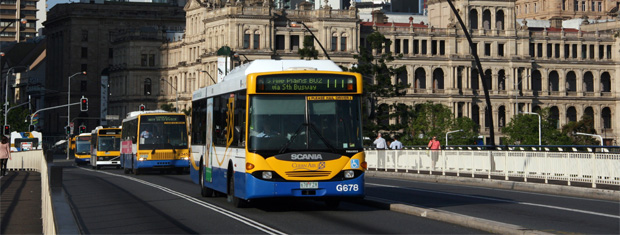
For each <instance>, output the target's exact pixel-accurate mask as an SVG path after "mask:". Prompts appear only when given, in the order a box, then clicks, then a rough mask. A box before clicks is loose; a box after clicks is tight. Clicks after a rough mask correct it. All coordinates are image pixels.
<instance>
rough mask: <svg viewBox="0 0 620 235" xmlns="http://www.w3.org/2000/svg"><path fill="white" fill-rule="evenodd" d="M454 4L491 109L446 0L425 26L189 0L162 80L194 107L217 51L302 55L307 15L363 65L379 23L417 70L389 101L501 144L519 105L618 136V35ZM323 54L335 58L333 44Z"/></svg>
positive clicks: (350, 13)
mask: <svg viewBox="0 0 620 235" xmlns="http://www.w3.org/2000/svg"><path fill="white" fill-rule="evenodd" d="M453 2H454V3H455V5H456V8H457V9H458V10H459V12H461V17H462V18H463V19H464V21H465V23H466V24H467V26H466V27H468V28H469V33H470V34H471V35H472V38H473V42H474V45H475V46H474V50H476V52H477V54H478V55H479V56H480V59H481V62H482V66H483V69H484V70H485V71H484V73H485V75H487V76H489V77H490V78H491V80H490V82H489V84H488V85H490V86H489V87H490V98H491V101H492V110H490V111H488V110H487V108H486V104H485V103H484V102H483V101H484V95H483V92H482V86H481V81H480V80H479V78H478V75H477V73H478V71H477V69H476V67H475V66H474V64H473V59H472V58H473V57H472V56H471V50H470V47H469V45H468V42H467V40H466V38H465V37H464V34H463V32H462V30H461V29H460V26H459V25H458V21H457V20H456V17H455V16H454V15H453V14H452V11H451V10H450V8H449V7H448V5H447V3H446V2H445V1H438V0H429V1H428V2H427V3H428V15H429V23H428V24H425V25H422V24H414V23H413V22H410V23H407V22H402V23H395V22H386V21H381V19H383V18H382V17H381V14H380V13H379V14H377V15H376V17H374V19H375V20H374V21H373V22H361V21H360V20H358V19H359V18H358V15H357V10H356V8H355V4H352V5H351V8H349V9H347V10H334V9H331V8H330V7H323V8H321V9H313V8H312V6H311V5H308V7H305V5H302V6H301V7H299V8H298V9H296V10H282V9H275V8H273V7H272V2H270V1H262V0H255V1H252V0H246V1H237V2H235V3H228V2H220V1H196V0H192V1H189V2H188V4H187V5H186V6H185V11H186V12H187V14H186V17H187V20H186V32H185V35H184V38H183V39H182V40H180V41H176V42H170V43H166V44H164V45H163V46H162V47H161V53H162V54H161V58H162V60H161V64H162V66H163V70H162V73H161V76H160V80H161V79H164V80H166V81H163V80H162V81H161V82H160V83H159V86H160V87H162V90H163V93H162V95H163V96H164V97H165V98H164V102H167V103H174V102H175V99H176V93H175V89H173V86H172V85H171V86H168V85H167V83H170V84H174V86H175V87H176V88H178V89H176V91H178V93H179V97H180V98H179V102H180V103H181V107H183V108H186V109H187V108H188V107H189V106H190V105H191V93H192V91H193V90H196V89H197V88H199V87H203V86H207V85H210V84H212V83H213V82H215V80H214V79H212V78H216V77H217V74H218V65H217V63H218V62H217V58H218V55H217V52H218V49H220V48H222V47H224V46H227V47H230V48H231V50H232V51H233V52H237V53H238V54H241V55H243V56H244V57H245V58H242V59H241V60H240V61H239V62H237V63H243V62H245V60H246V59H247V60H254V59H269V58H271V59H297V58H299V56H298V54H297V49H298V48H299V47H300V46H301V42H302V40H303V37H304V36H305V35H308V32H307V31H306V30H304V28H303V27H299V26H292V25H291V24H290V23H291V22H304V23H305V24H306V25H307V26H308V27H309V28H310V30H311V31H312V32H313V33H314V34H315V35H316V36H317V38H318V39H319V41H321V42H322V45H323V46H324V47H325V48H326V50H327V51H328V53H329V55H330V57H331V59H332V60H334V61H335V62H336V63H338V64H340V65H342V66H346V67H348V66H351V65H352V64H354V63H355V60H354V59H353V55H355V54H357V53H358V47H359V46H360V45H363V44H364V43H365V37H366V36H367V35H368V34H370V33H371V32H374V31H379V32H381V33H382V34H384V35H385V36H386V37H387V38H388V39H389V40H391V41H392V45H391V47H390V49H389V50H390V52H393V53H397V54H402V55H403V57H402V58H400V59H397V60H395V61H394V62H392V64H393V65H395V66H401V65H402V66H405V67H406V68H407V69H406V73H403V74H399V75H398V76H396V77H395V78H394V80H393V82H395V83H396V82H399V83H407V84H411V88H410V89H409V90H408V92H407V94H406V95H404V96H401V97H397V98H392V99H385V100H382V101H380V102H382V103H391V102H395V101H399V102H403V103H407V104H410V105H415V104H419V103H423V102H426V101H432V102H435V103H441V104H445V105H447V106H448V107H451V109H452V111H453V113H454V115H455V116H457V117H458V116H467V117H470V118H471V119H472V120H474V122H476V123H478V124H479V125H480V127H481V135H484V136H488V135H489V129H490V128H495V133H499V134H496V141H495V142H496V143H501V129H502V128H503V127H504V126H505V125H506V124H507V123H508V122H509V121H510V119H511V118H512V117H513V116H514V115H516V114H517V113H518V112H519V111H522V112H530V111H536V110H538V109H542V108H550V111H551V116H552V118H554V119H556V120H558V127H560V126H561V125H564V124H567V123H568V122H570V121H578V120H580V119H581V117H582V116H583V115H590V116H592V117H593V118H594V120H595V128H596V130H597V133H599V134H601V135H602V136H603V137H604V139H605V142H606V144H617V143H615V142H614V141H615V140H616V139H617V137H618V135H619V131H618V130H619V129H618V127H615V124H614V123H620V119H619V117H618V115H617V113H616V110H618V108H620V102H618V92H617V91H618V89H620V87H619V86H620V83H618V79H617V76H618V74H617V73H616V70H617V66H618V65H617V64H618V55H617V53H614V51H617V50H618V45H617V43H616V42H617V41H616V37H614V35H613V34H612V33H609V32H586V31H579V30H577V29H563V28H552V27H549V28H530V27H528V26H527V22H525V21H521V22H516V20H515V18H514V17H513V16H514V14H516V12H515V11H516V10H517V7H516V6H517V4H515V3H517V2H519V1H492V0H478V1H465V0H460V1H459V0H454V1H453ZM317 48H318V47H317ZM319 57H321V58H326V57H325V56H324V53H323V52H320V53H319ZM205 71H206V72H205ZM379 107H381V106H379ZM385 111H387V112H391V111H392V110H385ZM487 112H491V113H492V115H493V119H494V120H495V121H494V126H493V127H491V126H489V120H488V119H486V118H485V117H486V113H487ZM391 121H392V122H395V121H396V120H391Z"/></svg>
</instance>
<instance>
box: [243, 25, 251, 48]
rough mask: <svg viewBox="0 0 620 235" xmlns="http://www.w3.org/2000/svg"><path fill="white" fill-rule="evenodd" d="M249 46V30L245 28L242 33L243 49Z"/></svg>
mask: <svg viewBox="0 0 620 235" xmlns="http://www.w3.org/2000/svg"><path fill="white" fill-rule="evenodd" d="M249 48H250V30H246V31H245V32H244V33H243V49H249Z"/></svg>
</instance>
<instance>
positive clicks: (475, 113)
mask: <svg viewBox="0 0 620 235" xmlns="http://www.w3.org/2000/svg"><path fill="white" fill-rule="evenodd" d="M471 120H472V121H473V122H474V123H475V124H476V126H478V127H479V126H480V107H478V105H477V104H474V105H472V106H471Z"/></svg>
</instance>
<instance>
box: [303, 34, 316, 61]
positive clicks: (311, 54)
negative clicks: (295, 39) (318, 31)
mask: <svg viewBox="0 0 620 235" xmlns="http://www.w3.org/2000/svg"><path fill="white" fill-rule="evenodd" d="M303 46H304V47H303V48H301V49H299V50H298V53H299V56H300V58H302V59H307V60H309V59H317V58H318V57H319V51H317V50H316V49H315V48H314V38H312V36H304V42H303Z"/></svg>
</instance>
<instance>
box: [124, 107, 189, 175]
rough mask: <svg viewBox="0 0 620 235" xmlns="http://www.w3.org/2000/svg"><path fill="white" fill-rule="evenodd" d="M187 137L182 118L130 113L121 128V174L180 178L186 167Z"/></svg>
mask: <svg viewBox="0 0 620 235" xmlns="http://www.w3.org/2000/svg"><path fill="white" fill-rule="evenodd" d="M188 137H189V136H188V135H187V120H186V116H185V114H182V113H169V112H166V111H163V110H155V111H136V112H131V113H129V114H128V115H127V118H125V119H124V120H123V124H122V130H121V168H123V169H124V173H125V174H128V173H129V172H133V173H134V174H136V175H138V174H140V173H141V172H143V171H145V170H160V171H164V172H168V171H172V170H174V171H176V172H177V173H178V174H182V173H183V172H185V171H186V170H187V168H188V167H189V140H188Z"/></svg>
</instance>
